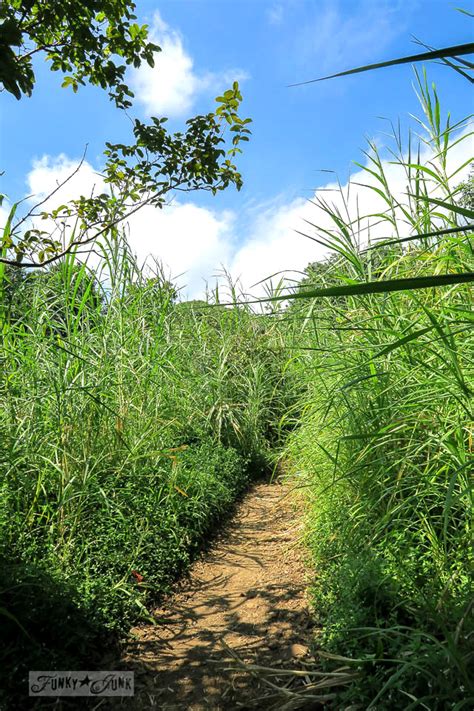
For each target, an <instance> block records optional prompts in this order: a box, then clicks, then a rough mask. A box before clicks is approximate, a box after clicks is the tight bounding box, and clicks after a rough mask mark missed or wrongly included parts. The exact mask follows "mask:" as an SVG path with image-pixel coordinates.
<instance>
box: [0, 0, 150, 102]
mask: <svg viewBox="0 0 474 711" xmlns="http://www.w3.org/2000/svg"><path fill="white" fill-rule="evenodd" d="M134 10H135V3H133V2H125V1H124V0H108V1H107V2H90V0H87V2H84V1H82V2H81V1H80V0H60V1H55V2H33V1H32V0H10V1H9V2H3V3H2V4H1V5H0V22H1V24H0V83H1V84H2V85H3V86H4V88H5V89H6V90H7V91H9V92H10V93H11V94H13V95H14V96H15V97H16V98H17V99H20V98H21V96H22V95H23V94H24V95H26V96H31V93H32V91H33V88H34V85H35V81H36V78H35V74H34V69H33V57H34V56H35V55H36V54H38V53H42V54H44V56H45V59H46V60H47V61H48V62H50V64H51V69H52V70H54V71H61V72H63V73H64V74H66V77H65V79H64V81H63V86H64V87H67V86H70V87H71V88H72V89H73V91H77V90H78V87H79V86H80V85H84V84H85V83H86V81H88V82H90V83H91V84H93V85H96V86H100V87H101V88H102V89H108V91H109V96H110V98H111V99H112V100H113V101H114V102H115V104H116V106H117V107H118V108H122V109H123V108H128V107H130V106H131V105H132V104H131V101H130V98H131V97H133V93H132V92H131V91H130V89H129V87H128V86H127V85H126V84H125V83H124V74H125V70H126V67H127V65H133V66H135V67H138V66H140V64H141V63H142V62H143V61H146V62H147V64H149V65H150V66H154V58H153V55H154V53H155V52H158V51H160V48H159V47H158V46H157V45H155V44H153V43H151V42H148V41H147V36H148V35H147V26H146V25H142V26H140V25H138V24H136V23H134V22H133V20H135V19H136V15H135V14H134ZM117 60H118V61H117ZM119 62H122V63H119Z"/></svg>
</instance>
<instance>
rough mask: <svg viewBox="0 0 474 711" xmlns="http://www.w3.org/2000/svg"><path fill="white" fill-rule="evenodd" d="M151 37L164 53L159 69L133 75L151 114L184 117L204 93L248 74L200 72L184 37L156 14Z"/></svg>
mask: <svg viewBox="0 0 474 711" xmlns="http://www.w3.org/2000/svg"><path fill="white" fill-rule="evenodd" d="M150 38H151V40H152V41H153V42H155V43H156V44H158V45H159V46H160V47H161V49H162V51H161V52H160V53H158V54H157V55H156V56H155V66H154V67H149V66H148V65H145V64H144V65H142V66H141V67H140V68H138V69H135V70H133V71H132V73H131V80H130V83H131V86H132V88H133V91H134V93H135V97H136V100H137V101H138V102H140V103H141V104H143V106H144V109H145V111H146V113H147V114H152V115H165V116H170V117H180V116H184V115H186V114H187V113H188V112H189V111H190V110H191V109H192V107H193V104H194V102H195V101H196V99H197V97H198V96H199V95H200V94H209V95H212V94H214V95H215V94H216V93H218V92H219V91H220V90H221V89H224V88H226V87H228V86H229V85H231V84H232V82H234V81H243V80H244V79H246V78H247V74H246V73H245V72H243V71H242V70H240V69H232V70H226V71H223V72H204V73H198V72H197V71H196V70H195V68H194V62H193V59H192V57H191V56H190V55H189V54H188V52H187V51H186V49H185V47H184V44H183V38H182V36H181V35H180V33H179V32H177V31H176V30H173V29H172V28H170V27H169V25H167V24H166V22H164V20H163V19H162V17H161V15H160V14H159V12H155V14H154V16H153V23H152V25H151V27H150Z"/></svg>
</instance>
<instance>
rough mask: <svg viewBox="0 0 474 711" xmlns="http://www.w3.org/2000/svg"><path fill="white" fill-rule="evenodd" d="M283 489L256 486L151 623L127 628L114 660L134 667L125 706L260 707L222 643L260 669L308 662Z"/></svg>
mask: <svg viewBox="0 0 474 711" xmlns="http://www.w3.org/2000/svg"><path fill="white" fill-rule="evenodd" d="M287 493H288V488H287V487H285V486H282V485H281V484H278V483H277V484H266V483H259V484H256V485H255V486H254V487H253V488H252V490H251V491H250V492H249V493H248V494H247V495H246V496H245V497H244V498H243V500H242V501H241V502H240V504H239V506H238V508H237V512H236V515H235V517H234V518H233V520H232V521H231V523H230V525H229V526H227V527H226V530H225V532H224V533H223V534H221V535H220V537H219V538H218V539H217V540H216V541H215V543H214V544H213V546H212V549H211V550H210V551H209V552H207V553H205V554H204V555H203V556H202V558H201V559H200V560H198V561H197V562H196V563H195V564H194V565H193V566H192V568H191V570H190V573H189V576H188V577H187V578H186V579H185V580H184V581H183V582H182V583H181V586H180V589H179V590H178V591H177V592H176V593H175V594H174V595H173V596H172V597H170V598H169V599H168V600H167V602H166V603H165V605H164V606H163V607H161V608H158V609H156V610H155V611H154V617H155V618H156V620H157V623H158V624H157V625H147V626H141V627H138V628H135V629H134V630H133V631H132V633H133V635H134V641H133V642H132V643H130V644H129V646H128V647H127V650H126V655H125V658H124V660H123V661H124V663H125V665H126V667H127V668H128V669H134V670H135V686H136V695H135V700H134V702H133V705H130V704H129V703H128V707H129V708H133V709H152V708H153V709H163V711H165V710H166V711H172V710H173V711H184V710H189V711H211V710H212V711H220V710H221V709H226V711H230V710H231V709H242V708H244V709H245V708H265V706H266V703H265V702H264V701H262V700H259V698H260V699H261V696H262V694H263V690H264V689H263V687H262V686H261V684H260V683H259V682H258V680H256V679H255V677H254V676H252V675H251V674H249V673H244V672H242V671H241V670H240V671H239V670H236V669H235V668H234V669H229V659H231V657H230V655H229V651H228V650H226V648H225V645H228V647H229V648H230V649H232V650H233V651H234V652H235V653H236V654H237V655H238V656H239V658H240V659H241V660H243V661H244V662H246V663H256V664H259V665H264V666H274V665H281V664H282V661H284V662H285V665H286V666H295V665H297V663H298V662H301V661H302V660H303V659H304V658H305V657H306V656H307V654H308V646H307V645H308V644H309V641H310V637H311V630H310V627H311V624H312V623H311V618H310V615H309V612H308V608H307V603H306V599H305V594H304V587H305V572H304V566H303V560H302V549H301V545H300V543H299V537H300V532H301V514H300V513H298V510H297V508H296V506H295V503H294V501H293V500H292V498H291V497H290V496H287V495H286V494H287ZM223 642H224V643H225V644H223ZM234 665H235V662H234Z"/></svg>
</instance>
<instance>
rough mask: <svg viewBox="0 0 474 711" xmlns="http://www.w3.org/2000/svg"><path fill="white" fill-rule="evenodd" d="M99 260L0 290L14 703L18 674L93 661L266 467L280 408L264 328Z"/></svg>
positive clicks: (2, 456) (275, 353)
mask: <svg viewBox="0 0 474 711" xmlns="http://www.w3.org/2000/svg"><path fill="white" fill-rule="evenodd" d="M102 250H103V257H102V261H101V264H100V268H99V269H96V270H95V271H91V270H89V269H88V267H87V265H86V264H84V263H82V262H80V261H79V260H78V259H76V258H75V257H74V255H68V257H66V258H65V259H64V260H62V261H61V262H60V263H59V264H58V265H57V266H55V267H54V268H52V269H49V270H46V271H43V272H40V273H37V272H32V273H30V274H28V275H27V276H26V275H25V274H24V272H20V274H21V276H17V275H18V272H17V271H14V270H11V269H6V270H4V274H3V281H2V282H0V304H1V305H2V307H3V315H4V318H3V319H2V323H1V326H2V331H1V338H2V349H1V353H2V371H1V372H2V375H1V379H0V403H1V405H0V491H1V497H0V558H1V563H2V564H1V566H0V570H1V573H0V617H1V618H2V630H3V640H2V641H3V642H4V646H3V647H2V652H1V653H0V656H1V662H2V670H3V671H2V675H3V679H2V681H3V682H4V683H3V685H4V686H6V688H8V689H9V690H10V691H12V690H13V692H14V690H15V689H17V690H18V689H19V688H21V685H22V684H23V683H24V681H23V679H24V676H25V674H26V672H27V670H28V668H30V669H31V668H50V666H51V665H52V666H51V668H55V666H56V667H57V665H58V664H59V661H58V660H61V663H60V664H59V666H61V665H62V666H64V664H65V663H66V661H68V660H69V662H70V664H71V665H72V668H81V666H82V668H84V665H86V666H87V664H89V662H90V663H93V661H94V659H95V658H96V657H95V656H94V655H100V652H101V650H103V644H104V642H105V641H107V639H108V637H107V636H110V635H115V636H116V635H118V634H122V633H125V632H126V631H127V630H128V629H129V626H130V625H131V624H132V623H133V622H134V621H136V620H137V619H139V618H140V617H142V618H143V617H146V616H147V609H146V605H147V604H149V603H151V602H152V601H153V600H154V599H156V598H157V597H159V596H160V595H162V594H163V593H164V592H166V591H167V590H169V586H170V584H171V582H172V581H173V580H175V579H176V577H177V576H178V575H179V573H180V572H182V571H183V570H185V568H186V566H187V565H188V564H189V562H190V560H191V559H192V558H193V556H194V555H195V554H196V551H197V550H198V549H199V547H201V546H202V545H203V543H204V542H205V541H206V540H208V538H209V536H210V535H211V533H212V531H213V530H214V529H215V527H216V525H217V523H218V521H219V519H220V518H221V517H222V516H223V515H225V513H226V512H227V511H229V508H230V507H231V505H232V503H233V501H234V500H235V498H236V496H237V495H238V494H239V492H241V491H242V490H243V488H244V487H245V486H246V485H247V484H248V482H249V481H250V480H251V478H252V477H253V476H255V475H258V474H259V473H261V472H262V471H264V470H265V469H266V468H268V467H269V466H270V464H271V462H272V457H273V455H272V447H273V446H275V445H277V444H278V436H279V427H278V420H279V418H280V415H281V412H282V411H283V410H284V408H285V407H286V406H287V403H288V393H287V390H286V388H287V381H286V380H285V377H284V375H283V374H282V369H283V363H284V360H285V356H284V349H283V344H282V342H281V337H280V336H279V334H278V331H277V329H276V328H275V326H274V325H273V324H272V322H271V321H269V320H268V319H266V317H263V316H262V317H260V316H255V315H252V314H251V313H250V312H249V311H248V310H245V309H242V308H234V309H226V308H223V307H215V308H212V309H211V308H209V306H208V305H207V304H204V305H203V304H202V303H200V302H190V303H177V301H176V291H175V290H174V289H173V287H172V285H170V284H169V282H167V281H166V280H164V279H163V278H162V276H161V275H160V274H159V273H157V274H156V275H145V274H143V273H142V272H141V270H140V269H139V267H138V266H137V265H136V264H135V263H134V261H133V259H132V258H131V256H130V255H129V254H128V252H127V250H126V247H125V245H124V244H121V245H118V244H117V243H116V241H114V242H111V243H109V245H103V247H102ZM12 274H13V275H15V277H16V278H15V279H12V278H11V275H12ZM52 617H54V619H56V620H57V621H58V625H57V626H53V627H52V626H51V618H52ZM91 650H92V651H93V654H92V657H91ZM89 668H90V667H89ZM19 685H20V686H19Z"/></svg>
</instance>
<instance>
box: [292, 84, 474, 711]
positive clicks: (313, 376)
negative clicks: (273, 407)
mask: <svg viewBox="0 0 474 711" xmlns="http://www.w3.org/2000/svg"><path fill="white" fill-rule="evenodd" d="M419 89H420V91H419V93H420V98H421V100H422V105H423V107H424V110H425V113H426V116H425V119H424V121H423V125H424V126H425V127H426V131H427V133H426V134H425V135H424V136H422V140H423V141H424V143H425V144H426V145H427V146H428V147H429V148H430V150H431V151H432V154H433V156H434V157H431V158H429V159H428V160H429V162H427V163H426V164H423V163H421V162H420V161H419V159H418V160H415V159H414V156H413V153H412V148H411V138H410V140H409V142H408V150H407V149H406V148H405V147H404V146H403V145H402V144H401V141H400V136H399V134H398V133H395V134H394V141H395V145H396V148H397V150H396V151H394V152H393V153H392V155H394V157H395V159H396V163H397V164H398V165H399V166H400V167H401V168H402V169H403V170H404V171H405V175H406V179H407V185H408V189H407V196H406V198H405V200H406V202H403V201H402V200H401V198H400V196H399V195H398V194H396V193H395V192H392V188H391V185H390V182H389V181H388V180H387V179H386V176H385V174H384V167H383V161H382V160H381V158H380V156H379V154H378V152H377V151H376V150H374V147H373V146H372V151H371V153H370V154H368V155H370V162H369V165H368V166H366V168H365V170H367V171H368V172H370V171H374V172H373V173H372V176H373V177H375V179H376V180H375V183H370V181H368V182H369V186H368V187H367V189H368V190H370V189H372V190H374V191H376V192H377V191H378V192H377V194H378V195H380V187H379V186H380V185H383V191H382V195H381V196H383V199H384V201H385V203H386V205H387V209H386V211H385V212H379V213H378V214H377V219H378V220H381V221H382V224H383V225H384V228H385V230H386V234H387V235H389V234H390V233H391V234H392V235H393V240H390V239H389V238H387V239H384V240H383V241H382V242H381V243H380V245H382V246H381V247H379V246H378V245H377V243H375V244H372V245H368V246H367V245H366V246H364V244H362V245H361V240H360V234H361V227H363V226H365V224H366V220H367V218H368V217H369V216H366V215H363V214H357V215H352V218H353V220H352V221H349V219H347V220H342V219H341V216H340V215H341V212H342V213H343V214H348V215H349V214H350V208H349V205H347V204H346V205H344V209H343V210H341V211H340V212H339V211H337V208H336V207H334V208H333V209H332V215H333V222H334V230H333V231H330V230H328V229H327V227H325V226H324V225H323V227H321V229H319V228H318V225H317V224H315V231H316V235H317V237H318V238H319V237H321V238H322V239H324V240H327V242H328V243H331V244H332V245H333V251H332V257H331V258H330V259H329V260H328V261H327V262H326V263H323V264H322V265H316V266H314V265H310V267H309V268H308V270H307V272H308V280H307V281H306V282H303V283H302V285H301V286H300V287H299V291H298V292H297V294H296V295H297V297H298V298H297V299H295V300H294V301H292V302H291V308H290V311H289V314H291V318H290V319H289V320H288V323H287V328H288V333H289V336H290V337H291V338H292V339H293V340H292V341H291V342H292V349H293V351H292V352H293V353H295V359H294V361H293V363H294V365H293V367H294V368H295V370H296V372H297V373H298V375H299V377H301V378H302V379H304V382H305V387H306V395H305V397H304V398H303V401H302V403H301V406H300V408H299V410H298V412H297V413H296V415H297V417H298V418H299V421H298V424H299V427H298V428H297V429H296V430H295V432H294V433H293V434H292V435H291V436H290V440H289V443H288V447H287V456H288V458H289V461H290V462H292V466H293V468H294V470H295V472H298V474H299V476H300V477H301V478H302V483H303V484H304V485H305V491H307V493H308V503H309V513H308V520H307V535H308V543H309V546H310V548H311V550H312V552H313V555H314V562H315V568H316V575H315V581H314V584H313V594H314V609H315V612H316V614H317V615H319V617H320V621H321V624H322V626H323V632H322V636H321V639H320V640H319V641H320V644H321V645H322V648H323V650H327V651H329V652H331V653H335V654H336V655H342V656H343V657H348V658H352V659H353V660H354V661H353V662H352V663H350V662H349V663H350V664H351V665H353V666H354V667H356V668H358V669H359V670H360V680H359V681H357V682H355V683H353V684H351V685H350V686H348V688H347V689H346V690H345V691H343V692H342V693H341V694H340V695H339V696H338V702H337V703H338V704H339V705H340V706H341V708H342V707H344V708H345V707H346V706H350V705H351V704H353V705H355V706H356V707H357V708H369V709H387V711H388V710H389V709H393V708H410V709H411V708H413V709H415V708H430V709H440V710H441V709H451V708H452V709H454V708H456V709H457V708H464V706H466V707H468V706H470V705H472V703H473V700H474V688H473V686H472V674H471V669H470V668H471V666H472V634H473V633H474V629H473V626H472V583H471V571H472V569H473V563H474V560H473V556H472V546H471V542H472V490H471V487H470V477H471V475H472V471H473V466H474V452H473V433H474V431H473V422H474V413H473V410H472V382H473V377H474V371H473V363H474V339H473V336H472V334H473V330H472V308H473V292H472V287H470V285H469V284H464V285H462V284H459V285H457V286H455V285H452V286H445V287H443V288H438V289H429V288H428V289H421V290H420V291H414V290H413V289H412V288H410V289H409V290H406V291H405V290H395V289H393V285H397V283H398V284H402V283H403V282H404V281H405V280H406V283H407V284H408V282H410V283H411V285H413V283H415V284H416V283H422V282H423V280H426V279H427V275H435V278H434V279H433V277H432V276H428V281H429V282H430V284H431V285H433V286H434V285H436V278H439V282H438V284H441V283H442V279H443V278H444V279H446V281H447V282H449V280H450V278H451V277H456V276H457V275H460V274H462V273H465V274H471V275H472V273H473V272H474V250H473V232H472V225H466V219H471V220H472V214H471V212H470V206H467V205H466V206H465V207H462V208H461V209H460V200H461V199H462V196H463V194H465V188H464V186H459V185H458V187H457V188H454V187H453V185H454V184H456V183H457V182H458V180H457V176H458V174H459V170H460V168H462V167H463V166H454V167H453V168H451V172H448V169H447V166H448V165H449V163H448V160H447V157H448V153H449V151H450V145H451V144H453V143H454V142H455V140H456V138H457V140H460V139H459V137H457V136H455V135H453V133H452V131H451V129H450V126H449V123H448V124H447V125H446V126H442V125H441V122H440V119H439V103H438V98H437V96H436V92H435V90H434V89H433V90H432V93H430V91H429V89H428V85H427V83H420V87H419ZM460 125H463V122H460ZM446 135H449V136H450V138H451V139H452V141H451V144H450V143H449V142H448V141H446V140H445V136H446ZM464 140H465V141H468V140H469V135H468V134H467V133H465V138H464ZM418 155H419V153H418ZM471 160H472V158H471ZM464 165H465V164H464ZM361 167H363V166H361ZM370 185H374V187H370ZM342 199H344V196H342ZM321 209H322V210H323V212H324V214H325V215H327V214H328V213H327V210H328V209H329V210H331V208H330V207H329V208H328V205H327V204H326V203H323V204H322V205H321ZM466 211H467V212H466ZM403 223H405V226H404V228H403V229H404V232H405V234H406V232H410V233H411V235H410V237H409V239H407V238H405V236H404V235H403V233H400V232H399V231H398V230H399V227H400V225H402V224H403ZM428 281H427V284H426V285H427V286H428V285H429V284H428ZM354 282H357V283H356V284H354ZM451 283H452V284H454V282H451ZM308 284H309V285H308ZM387 286H388V287H389V288H387ZM315 287H317V290H316V289H315ZM324 291H325V293H324ZM314 293H319V295H323V296H326V297H327V298H325V299H324V300H318V301H316V302H315V300H313V299H312V298H311V296H312V295H313V294H314ZM315 303H317V308H315ZM326 663H327V664H328V665H329V667H330V666H331V663H332V662H330V661H328V662H326ZM338 707H339V706H338Z"/></svg>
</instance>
